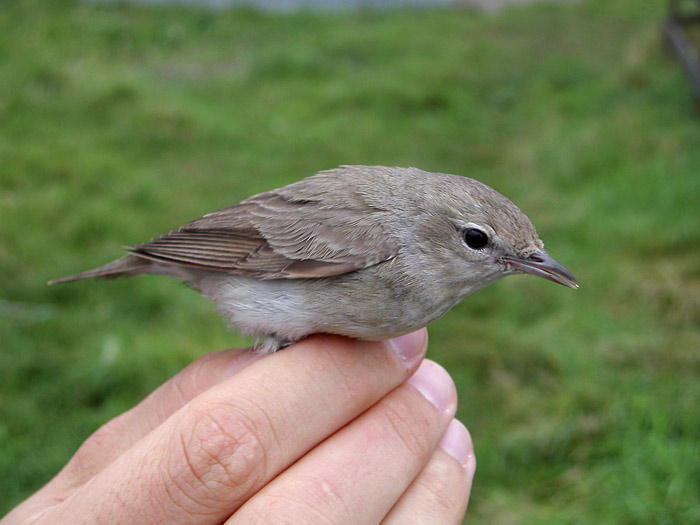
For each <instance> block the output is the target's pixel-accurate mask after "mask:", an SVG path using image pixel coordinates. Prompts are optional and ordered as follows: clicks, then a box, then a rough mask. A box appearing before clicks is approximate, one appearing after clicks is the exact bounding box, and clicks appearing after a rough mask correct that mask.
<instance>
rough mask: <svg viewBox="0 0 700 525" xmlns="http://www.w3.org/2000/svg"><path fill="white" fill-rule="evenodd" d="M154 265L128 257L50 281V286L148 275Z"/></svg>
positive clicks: (132, 256)
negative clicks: (149, 269)
mask: <svg viewBox="0 0 700 525" xmlns="http://www.w3.org/2000/svg"><path fill="white" fill-rule="evenodd" d="M152 265H153V263H152V262H151V261H148V260H146V259H142V258H141V257H137V256H135V255H127V256H126V257H122V258H121V259H117V260H116V261H112V262H110V263H107V264H105V265H104V266H99V267H97V268H93V269H92V270H87V271H85V272H81V273H76V274H75V275H68V276H66V277H61V278H59V279H53V280H52V281H49V283H48V284H58V283H67V282H70V281H78V280H80V279H89V278H90V277H94V278H96V279H116V278H118V277H134V276H135V275H140V274H142V273H147V270H148V268H149V267H150V266H152Z"/></svg>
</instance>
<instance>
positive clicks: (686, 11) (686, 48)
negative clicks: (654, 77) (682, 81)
mask: <svg viewBox="0 0 700 525" xmlns="http://www.w3.org/2000/svg"><path fill="white" fill-rule="evenodd" d="M693 30H694V31H695V34H694V35H693V34H692V31H693ZM664 35H665V37H666V40H667V42H668V45H669V46H670V48H671V49H672V50H673V52H674V53H675V54H676V55H677V56H678V58H679V60H680V61H681V64H682V65H683V67H684V68H685V70H686V72H687V73H688V76H689V77H690V80H691V82H692V83H693V91H694V94H695V97H696V99H697V101H698V102H699V103H700V0H694V1H691V0H687V1H683V0H670V2H669V11H668V17H667V18H666V22H665V23H664ZM693 37H694V39H693Z"/></svg>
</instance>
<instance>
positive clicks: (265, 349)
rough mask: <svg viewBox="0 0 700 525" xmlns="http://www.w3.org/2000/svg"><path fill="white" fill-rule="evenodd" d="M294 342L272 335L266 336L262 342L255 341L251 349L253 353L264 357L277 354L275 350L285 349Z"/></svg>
mask: <svg viewBox="0 0 700 525" xmlns="http://www.w3.org/2000/svg"><path fill="white" fill-rule="evenodd" d="M294 342H295V341H292V340H291V339H288V338H286V337H282V336H280V335H277V334H275V333H272V334H267V335H266V336H265V337H264V338H263V339H262V341H257V342H256V343H255V346H254V347H253V351H254V352H255V353H256V354H260V355H266V354H273V353H275V352H277V350H281V349H282V348H286V347H287V346H289V345H291V344H293V343H294Z"/></svg>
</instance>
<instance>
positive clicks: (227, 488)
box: [170, 403, 268, 505]
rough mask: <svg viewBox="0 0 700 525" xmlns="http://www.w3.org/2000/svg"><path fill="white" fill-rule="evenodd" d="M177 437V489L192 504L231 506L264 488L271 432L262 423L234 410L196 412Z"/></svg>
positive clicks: (213, 408) (227, 407) (204, 408)
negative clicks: (256, 490)
mask: <svg viewBox="0 0 700 525" xmlns="http://www.w3.org/2000/svg"><path fill="white" fill-rule="evenodd" d="M190 418H191V419H190V421H187V422H186V423H185V424H184V425H183V426H182V431H181V432H180V433H179V436H178V443H177V445H178V447H176V450H177V454H176V455H177V456H178V458H177V460H176V463H177V465H176V467H175V468H173V469H170V470H171V471H172V472H173V476H174V477H175V478H177V479H174V480H173V481H174V483H175V485H177V486H178V487H179V488H180V491H181V492H184V493H185V495H186V496H187V497H189V498H190V499H192V500H195V501H199V502H204V503H207V504H217V503H218V504H225V505H230V503H231V502H232V501H235V500H239V499H244V498H245V497H246V495H248V494H249V493H250V492H251V491H252V490H253V489H254V488H255V487H258V486H260V485H261V484H262V481H263V479H264V477H265V475H266V472H267V467H266V465H267V448H268V447H267V443H266V439H265V437H264V436H265V433H266V430H265V428H264V425H261V424H260V421H259V418H252V417H251V416H250V414H248V413H246V412H244V411H242V410H240V409H237V408H236V407H234V406H231V405H217V404H211V403H207V404H206V405H204V406H202V407H200V408H198V409H197V410H195V411H194V412H193V413H192V414H191V416H190Z"/></svg>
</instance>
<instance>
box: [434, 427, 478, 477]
mask: <svg viewBox="0 0 700 525" xmlns="http://www.w3.org/2000/svg"><path fill="white" fill-rule="evenodd" d="M440 448H441V449H442V450H444V451H445V452H447V453H448V454H449V455H450V456H452V457H453V458H455V459H456V460H457V461H458V462H459V464H460V465H462V466H463V467H464V468H465V470H466V471H467V474H468V475H469V477H470V478H471V477H473V476H474V470H476V458H475V457H474V444H473V443H472V437H471V436H470V435H469V431H468V430H467V427H465V426H464V425H463V424H462V423H461V422H460V421H457V420H456V419H453V420H452V421H451V422H450V424H449V425H448V426H447V430H445V433H444V434H443V435H442V439H440Z"/></svg>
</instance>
